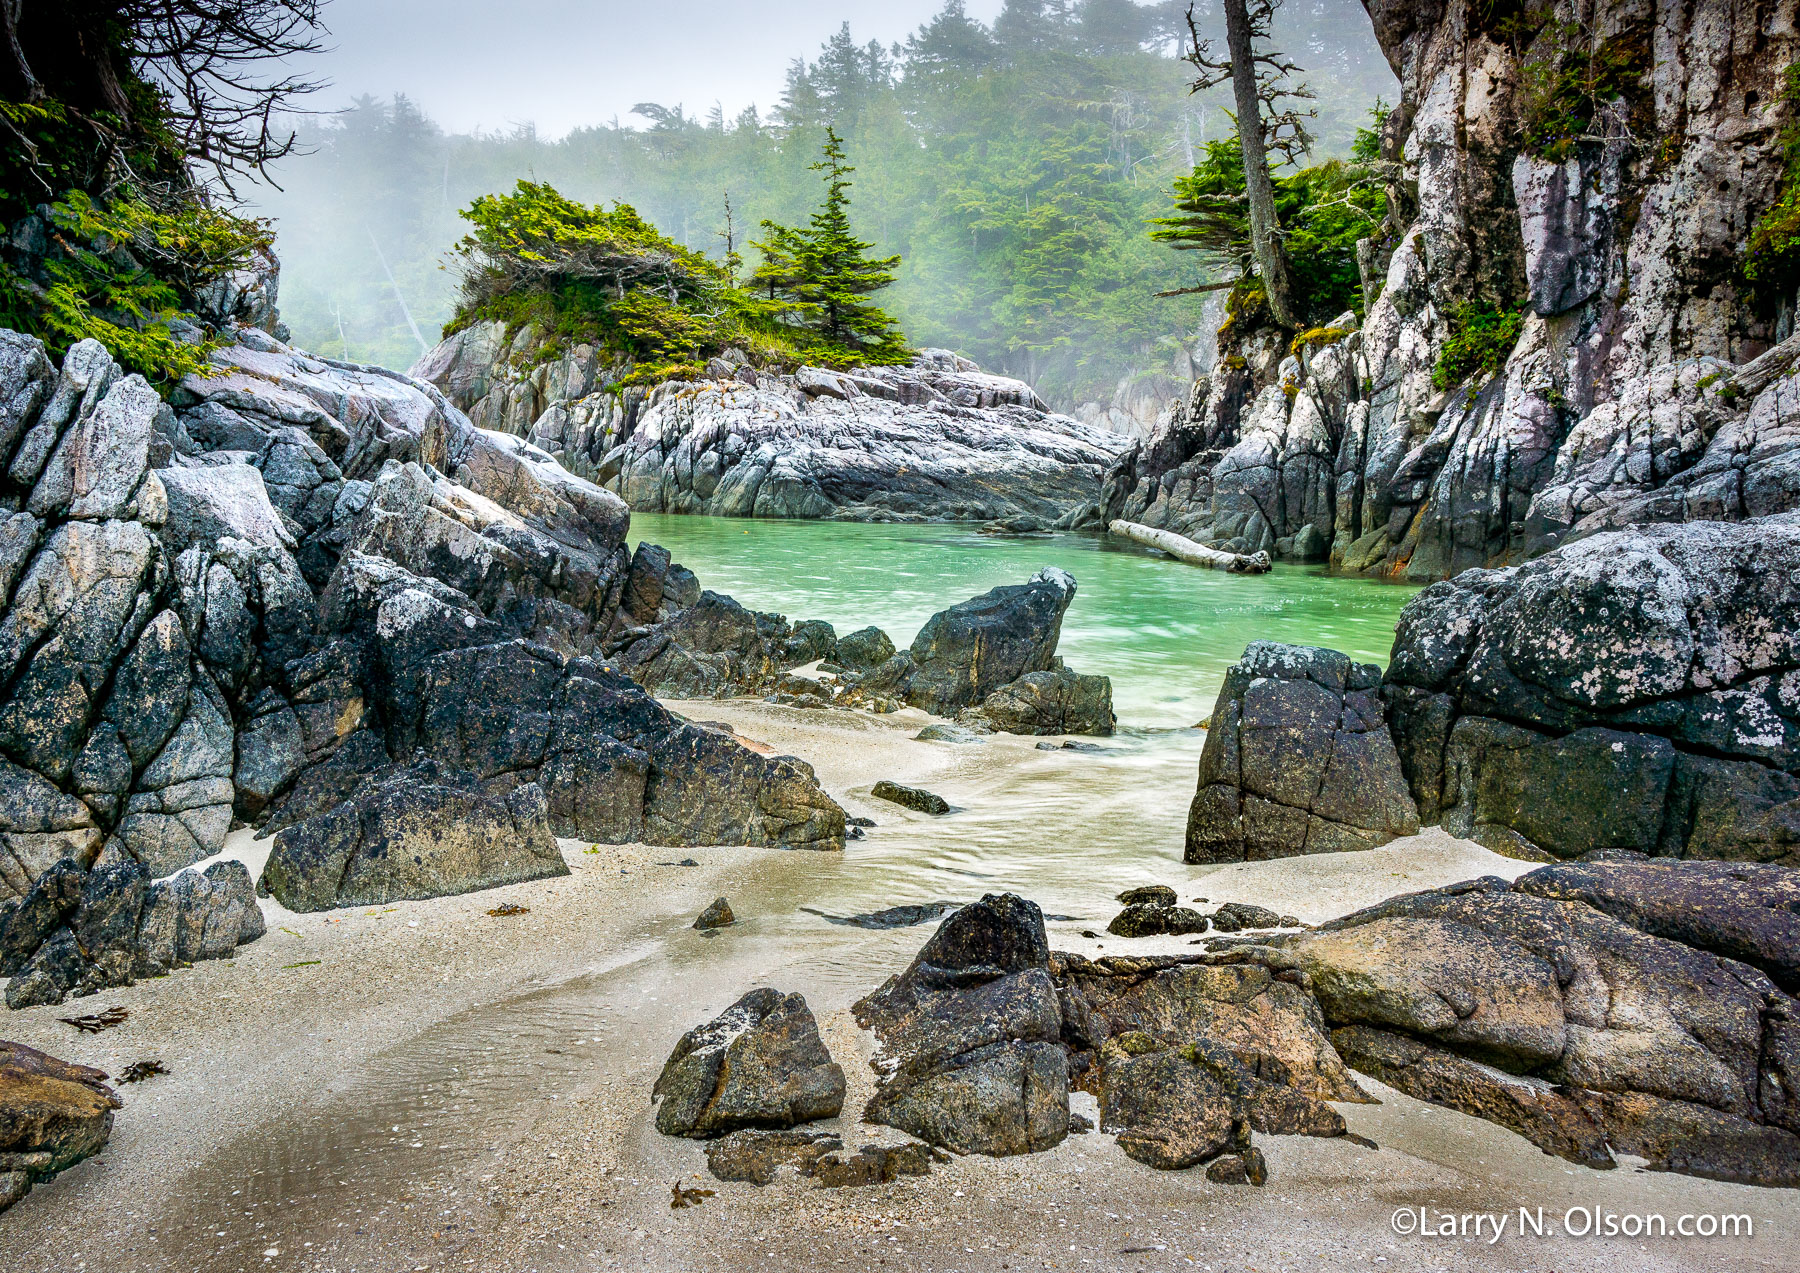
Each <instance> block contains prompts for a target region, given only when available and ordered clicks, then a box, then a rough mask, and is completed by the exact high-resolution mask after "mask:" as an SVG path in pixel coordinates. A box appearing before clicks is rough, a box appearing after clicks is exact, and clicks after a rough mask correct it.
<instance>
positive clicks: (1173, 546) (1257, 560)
mask: <svg viewBox="0 0 1800 1273" xmlns="http://www.w3.org/2000/svg"><path fill="white" fill-rule="evenodd" d="M1107 530H1108V531H1110V532H1111V533H1112V534H1114V535H1117V536H1118V537H1119V538H1120V539H1129V540H1131V541H1132V542H1133V543H1138V544H1143V545H1144V546H1145V547H1147V548H1156V549H1159V550H1161V551H1162V552H1166V553H1168V554H1169V556H1171V557H1173V558H1175V560H1176V561H1185V562H1186V563H1187V564H1188V565H1190V566H1205V567H1206V568H1207V569H1209V570H1227V571H1230V572H1231V573H1232V574H1234V575H1266V574H1268V573H1269V567H1270V562H1269V554H1268V553H1263V552H1258V553H1251V554H1249V555H1248V556H1245V555H1244V554H1243V553H1228V552H1221V551H1220V550H1219V549H1217V548H1208V547H1207V546H1206V545H1205V544H1197V543H1195V542H1194V541H1193V540H1191V539H1188V538H1187V537H1186V536H1184V535H1177V534H1176V533H1175V532H1174V531H1172V530H1157V529H1156V528H1155V527H1154V526H1142V525H1139V524H1138V523H1137V522H1127V521H1116V522H1114V523H1112V525H1110V526H1108V527H1107Z"/></svg>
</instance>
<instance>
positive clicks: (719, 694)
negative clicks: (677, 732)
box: [613, 592, 836, 698]
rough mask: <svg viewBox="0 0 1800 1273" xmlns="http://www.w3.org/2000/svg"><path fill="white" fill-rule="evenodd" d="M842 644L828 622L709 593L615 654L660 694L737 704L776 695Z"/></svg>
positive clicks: (635, 632)
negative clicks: (798, 619)
mask: <svg viewBox="0 0 1800 1273" xmlns="http://www.w3.org/2000/svg"><path fill="white" fill-rule="evenodd" d="M662 613H665V614H667V611H663V612H662ZM835 643H836V638H835V636H834V635H833V633H832V630H831V625H830V624H828V623H823V622H821V621H818V620H808V621H805V622H802V623H798V624H793V623H789V622H788V621H787V619H786V618H784V617H783V616H781V615H778V614H764V613H761V612H759V611H755V610H747V609H745V608H744V607H743V606H741V605H739V604H738V603H737V602H736V601H734V600H733V599H732V598H730V597H726V596H721V595H720V594H718V593H716V592H702V593H701V594H700V597H699V600H698V601H696V602H695V603H694V604H692V605H690V606H687V607H684V608H682V609H680V610H678V611H676V612H674V613H673V614H669V615H668V617H666V618H665V619H664V620H663V621H662V622H660V623H657V624H655V625H654V626H652V627H649V628H646V629H641V630H640V629H630V630H627V631H626V632H624V633H622V634H621V635H620V637H619V638H618V639H617V640H616V641H615V643H614V647H613V648H615V649H616V650H617V653H616V656H615V661H616V662H617V663H618V665H619V667H621V668H622V669H624V671H625V672H626V673H627V674H629V675H630V676H631V678H632V679H633V680H635V681H636V682H637V683H638V684H640V685H642V686H643V687H644V689H645V690H647V691H648V692H650V693H652V694H659V695H663V696H665V697H669V698H729V697H733V696H736V695H740V694H753V693H760V692H762V691H764V690H766V689H768V688H769V687H771V686H773V685H774V683H775V682H776V681H777V680H778V679H779V678H780V676H781V674H782V673H783V672H785V671H787V670H788V669H790V668H794V667H799V666H801V665H802V664H806V663H811V662H813V661H814V660H815V659H818V658H822V657H824V656H825V655H827V654H829V653H830V652H831V650H832V648H833V646H834V645H835Z"/></svg>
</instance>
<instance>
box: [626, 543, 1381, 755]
mask: <svg viewBox="0 0 1800 1273" xmlns="http://www.w3.org/2000/svg"><path fill="white" fill-rule="evenodd" d="M631 538H632V540H633V542H634V543H635V542H636V541H637V540H640V539H646V540H649V541H650V542H652V543H657V544H661V545H663V546H664V547H665V548H667V549H669V551H670V552H672V553H673V554H674V555H675V560H676V561H679V562H681V563H682V564H683V565H685V566H687V567H688V568H689V569H690V570H692V571H693V572H694V573H695V574H697V575H698V576H699V577H700V582H701V584H702V586H704V587H707V588H711V589H712V590H713V591H715V592H724V593H729V594H730V595H732V596H734V597H736V598H737V599H738V600H739V601H741V602H743V603H744V604H745V605H747V606H750V607H752V608H753V609H758V610H776V611H779V612H781V613H783V614H785V615H787V616H788V617H789V618H791V619H826V620H829V621H830V622H831V624H832V625H833V626H834V627H836V628H837V630H838V632H839V633H840V634H842V633H846V632H850V631H853V630H855V629H857V628H860V627H864V626H866V625H868V624H871V623H872V624H875V625H876V626H877V627H880V628H882V629H883V630H885V631H886V632H887V634H888V635H889V636H890V637H892V638H893V640H894V643H895V644H896V645H900V646H905V645H907V644H908V643H909V642H911V640H912V638H913V636H914V634H915V633H917V632H918V630H919V627H920V625H922V624H923V623H924V622H925V620H926V619H928V618H930V617H931V615H932V614H934V613H935V612H937V611H939V610H942V609H943V608H944V607H946V606H949V605H953V604H955V603H956V602H958V601H963V600H966V599H967V598H969V597H972V596H975V595H976V594H978V593H982V592H986V591H987V590H988V589H989V588H992V587H995V586H996V585H998V584H1006V583H1023V582H1024V581H1025V580H1026V579H1029V578H1030V577H1031V576H1032V575H1033V574H1035V573H1036V572H1037V571H1039V570H1041V569H1042V568H1043V567H1045V566H1061V567H1062V568H1063V569H1064V570H1067V571H1068V572H1069V573H1070V574H1071V575H1074V576H1075V580H1076V583H1077V584H1078V585H1079V591H1078V592H1077V594H1076V597H1075V602H1074V604H1073V605H1072V606H1070V608H1069V613H1068V616H1067V618H1066V619H1065V620H1064V622H1063V635H1062V643H1061V645H1060V646H1059V647H1058V650H1059V652H1060V653H1061V654H1062V655H1063V657H1064V658H1065V659H1066V660H1067V661H1068V663H1069V665H1070V666H1071V667H1073V668H1075V669H1076V670H1078V671H1082V672H1098V673H1102V674H1104V675H1106V676H1110V677H1111V678H1112V682H1113V700H1114V707H1115V710H1116V711H1117V712H1118V716H1119V720H1120V722H1121V724H1123V725H1126V726H1136V727H1140V728H1170V727H1182V726H1189V725H1194V724H1196V723H1199V722H1203V721H1204V720H1205V719H1206V718H1207V717H1208V716H1209V715H1211V713H1212V707H1213V699H1214V698H1215V697H1216V696H1217V694H1218V689H1219V683H1220V681H1221V679H1222V678H1223V676H1224V674H1225V670H1226V669H1227V668H1229V667H1230V666H1231V665H1232V664H1233V663H1235V662H1237V660H1238V658H1239V657H1240V656H1242V654H1243V652H1244V647H1245V646H1246V645H1248V644H1249V643H1250V642H1252V641H1292V642H1295V643H1298V644H1302V645H1323V646H1329V647H1331V648H1332V649H1337V650H1342V651H1344V652H1345V653H1346V654H1349V655H1351V656H1353V657H1355V658H1357V659H1359V660H1362V661H1364V662H1369V663H1380V664H1383V665H1385V664H1386V663H1387V657H1388V651H1389V648H1390V647H1391V646H1392V644H1393V639H1394V621H1395V619H1396V618H1398V616H1399V614H1400V609H1401V607H1402V606H1404V605H1405V604H1406V602H1407V601H1408V599H1410V598H1411V597H1412V595H1413V594H1414V592H1415V591H1416V589H1414V588H1410V587H1406V586H1403V585H1397V584H1381V583H1373V582H1370V581H1368V580H1363V579H1344V578H1334V577H1332V576H1329V575H1327V574H1325V573H1324V572H1323V571H1322V570H1320V569H1317V568H1313V567H1304V566H1278V567H1276V569H1275V571H1274V573H1272V574H1268V575H1260V576H1245V575H1228V574H1224V573H1222V572H1220V571H1216V570H1201V569H1197V568H1195V567H1193V566H1185V565H1182V564H1181V563H1180V562H1176V561H1171V560H1170V559H1169V558H1167V557H1164V556H1163V555H1162V554H1160V553H1155V552H1151V551H1149V550H1147V549H1142V548H1138V547H1136V546H1135V545H1129V544H1120V543H1119V542H1118V541H1116V540H1112V539H1110V538H1108V537H1106V536H1104V535H1091V534H1061V535H1054V536H1048V537H1033V538H1025V539H1013V538H1003V537H998V536H991V535H983V534H980V533H979V532H978V531H976V530H975V529H974V528H973V527H969V526H880V525H863V524H858V523H848V522H801V521H746V520H743V519H737V518H723V517H680V516H671V515H667V514H652V513H634V514H633V515H632V519H631Z"/></svg>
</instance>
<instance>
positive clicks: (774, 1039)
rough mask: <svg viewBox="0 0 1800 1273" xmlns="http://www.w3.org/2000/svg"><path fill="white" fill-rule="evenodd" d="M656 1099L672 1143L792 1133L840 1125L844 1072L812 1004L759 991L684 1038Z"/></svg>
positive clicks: (659, 1120)
mask: <svg viewBox="0 0 1800 1273" xmlns="http://www.w3.org/2000/svg"><path fill="white" fill-rule="evenodd" d="M651 1095H652V1098H653V1099H656V1100H660V1101H661V1102H662V1104H661V1105H660V1106H659V1107H658V1109H657V1111H656V1130H657V1131H659V1132H661V1133H662V1134H663V1135H665V1136H695V1137H707V1136H718V1135H722V1134H724V1133H726V1132H731V1131H736V1130H738V1129H739V1128H746V1127H759V1128H787V1127H795V1126H798V1125H799V1124H801V1123H807V1122H811V1121H812V1120H813V1119H816V1118H835V1117H837V1115H838V1112H839V1111H840V1110H842V1109H843V1107H844V1071H843V1070H842V1069H841V1068H839V1066H838V1065H837V1064H836V1063H835V1062H834V1061H832V1059H831V1054H830V1053H829V1052H827V1051H826V1050H825V1044H824V1042H823V1041H822V1040H821V1039H820V1038H819V1027H818V1023H817V1022H815V1021H814V1020H813V1015H812V1012H811V1010H810V1009H808V1008H807V1006H806V1000H805V999H803V998H801V997H800V996H799V995H797V994H790V995H784V994H782V993H781V992H780V991H778V990H770V989H767V988H764V989H759V990H752V991H750V993H748V994H746V995H745V996H744V997H743V998H741V999H739V1000H738V1001H737V1002H736V1003H734V1004H732V1005H731V1007H729V1008H727V1009H726V1010H725V1011H724V1012H722V1013H721V1014H719V1016H717V1017H716V1018H714V1019H713V1020H711V1021H709V1022H707V1023H706V1024H705V1025H701V1026H696V1027H695V1028H694V1029H692V1030H690V1031H688V1032H687V1033H686V1034H685V1035H683V1036H682V1037H681V1041H680V1042H679V1043H677V1044H676V1045H675V1050H674V1051H673V1052H672V1053H670V1054H669V1059H668V1061H667V1062H666V1063H665V1064H664V1065H663V1070H662V1074H661V1075H660V1076H659V1077H658V1078H657V1080H656V1086H655V1088H654V1089H653V1090H652V1093H651Z"/></svg>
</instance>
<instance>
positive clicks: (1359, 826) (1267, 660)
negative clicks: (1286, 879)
mask: <svg viewBox="0 0 1800 1273" xmlns="http://www.w3.org/2000/svg"><path fill="white" fill-rule="evenodd" d="M1379 684H1380V676H1379V673H1378V671H1377V669H1376V668H1374V667H1372V666H1368V665H1359V664H1354V663H1352V662H1351V661H1350V660H1349V659H1348V658H1346V657H1345V656H1344V655H1342V654H1339V653H1337V652H1336V651H1334V650H1318V649H1313V648H1311V647H1306V646H1292V645H1275V644H1271V643H1268V642H1261V641H1259V642H1256V643H1255V644H1253V645H1251V646H1250V648H1249V649H1248V650H1246V651H1245V652H1244V658H1243V660H1242V661H1241V662H1240V663H1238V664H1237V666H1236V667H1234V668H1232V669H1231V671H1230V672H1228V673H1227V674H1226V677H1225V685H1224V687H1223V688H1222V689H1221V690H1220V691H1219V703H1218V706H1217V707H1216V708H1214V710H1213V716H1212V721H1211V722H1210V724H1209V726H1208V728H1207V733H1206V746H1205V749H1204V750H1203V751H1202V752H1201V756H1200V781H1199V788H1198V790H1197V791H1196V793H1195V795H1194V800H1193V806H1192V808H1191V809H1190V810H1189V812H1188V828H1187V850H1186V858H1187V861H1189V862H1241V861H1258V860H1262V859H1266V858H1275V857H1289V856H1292V855H1294V854H1300V853H1332V852H1340V851H1343V850H1346V849H1366V848H1373V847H1375V846H1377V845H1380V844H1384V843H1386V842H1387V841H1389V840H1391V839H1393V838H1394V837H1395V836H1399V835H1410V834H1412V833H1413V832H1415V831H1417V830H1418V829H1419V817H1418V811H1417V809H1416V807H1415V806H1414V804H1413V798H1412V796H1411V794H1410V793H1409V792H1408V790H1407V785H1406V779H1405V776H1404V774H1403V773H1402V770H1401V765H1400V757H1399V755H1398V754H1397V753H1396V751H1395V747H1394V741H1393V739H1392V738H1391V737H1390V736H1389V734H1388V730H1387V724H1386V717H1385V713H1384V710H1383V707H1382V700H1381V695H1380V693H1379Z"/></svg>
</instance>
